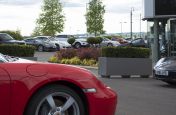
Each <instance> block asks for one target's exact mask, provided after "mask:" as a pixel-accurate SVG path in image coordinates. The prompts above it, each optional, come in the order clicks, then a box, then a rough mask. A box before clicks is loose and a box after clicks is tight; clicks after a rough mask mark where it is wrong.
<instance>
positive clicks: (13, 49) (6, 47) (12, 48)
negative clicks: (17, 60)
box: [0, 44, 37, 60]
mask: <svg viewBox="0 0 176 115" xmlns="http://www.w3.org/2000/svg"><path fill="white" fill-rule="evenodd" d="M0 53H2V54H4V55H9V56H15V57H21V58H25V59H30V60H37V58H36V57H34V53H35V47H34V46H29V45H10V44H2V45H0Z"/></svg>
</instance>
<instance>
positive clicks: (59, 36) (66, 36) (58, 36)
mask: <svg viewBox="0 0 176 115" xmlns="http://www.w3.org/2000/svg"><path fill="white" fill-rule="evenodd" d="M56 37H57V38H67V39H68V38H71V37H74V36H73V35H65V34H62V35H57V36H56Z"/></svg>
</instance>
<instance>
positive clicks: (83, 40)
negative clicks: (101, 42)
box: [72, 37, 90, 48]
mask: <svg viewBox="0 0 176 115" xmlns="http://www.w3.org/2000/svg"><path fill="white" fill-rule="evenodd" d="M87 38H88V37H78V38H76V39H75V42H74V43H73V44H72V45H73V47H75V48H81V47H89V46H90V44H89V43H88V42H87Z"/></svg>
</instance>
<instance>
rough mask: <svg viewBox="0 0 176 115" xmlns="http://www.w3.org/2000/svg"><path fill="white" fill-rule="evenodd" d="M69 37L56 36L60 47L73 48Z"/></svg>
mask: <svg viewBox="0 0 176 115" xmlns="http://www.w3.org/2000/svg"><path fill="white" fill-rule="evenodd" d="M67 40H68V38H58V37H55V38H54V41H56V43H58V44H59V47H60V49H65V48H71V47H72V46H71V44H69V43H68V42H67Z"/></svg>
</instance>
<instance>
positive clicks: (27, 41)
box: [24, 38, 37, 46]
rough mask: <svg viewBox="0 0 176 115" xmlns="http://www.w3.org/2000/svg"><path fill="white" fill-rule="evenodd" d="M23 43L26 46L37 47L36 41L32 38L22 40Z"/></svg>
mask: <svg viewBox="0 0 176 115" xmlns="http://www.w3.org/2000/svg"><path fill="white" fill-rule="evenodd" d="M24 41H25V43H26V45H34V46H36V45H37V43H36V40H35V39H34V38H26V39H24Z"/></svg>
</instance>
